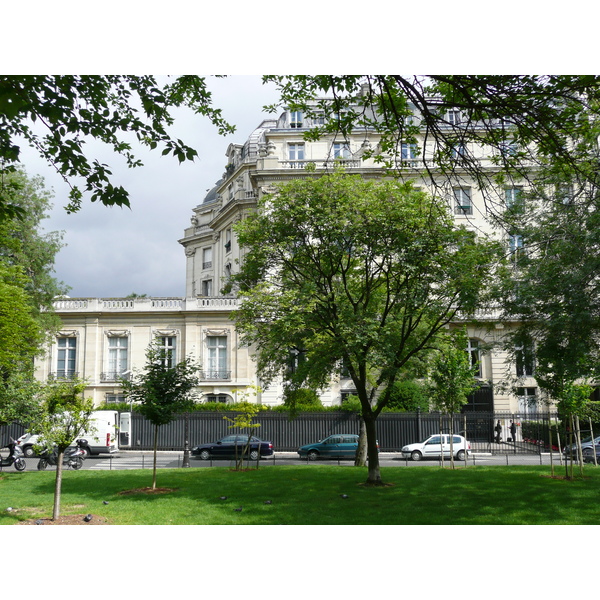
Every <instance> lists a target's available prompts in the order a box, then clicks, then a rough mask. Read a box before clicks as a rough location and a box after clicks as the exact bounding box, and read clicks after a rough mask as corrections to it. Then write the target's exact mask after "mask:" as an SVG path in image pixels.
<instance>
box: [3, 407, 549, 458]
mask: <svg viewBox="0 0 600 600" xmlns="http://www.w3.org/2000/svg"><path fill="white" fill-rule="evenodd" d="M225 414H226V413H223V412H204V411H198V412H192V413H189V414H188V415H187V421H188V432H189V434H188V439H189V442H190V446H194V445H196V444H199V443H206V442H212V441H216V440H218V439H219V438H221V437H223V436H225V435H228V434H230V433H232V431H233V430H232V429H231V428H230V427H229V426H230V425H231V423H230V422H228V421H226V420H225V419H224V416H225ZM233 415H234V413H231V414H228V415H227V416H229V417H233ZM555 419H556V415H554V414H550V413H539V414H529V415H527V416H523V415H519V414H511V413H506V412H503V413H499V412H494V413H484V412H474V411H473V412H466V413H464V414H457V415H454V416H453V418H452V423H451V418H450V416H448V415H440V414H439V413H420V412H417V413H382V414H380V415H379V417H378V419H377V438H378V441H379V447H380V450H381V451H382V452H394V451H398V450H400V449H401V448H402V446H404V445H406V444H410V443H413V442H417V441H421V440H424V439H425V438H427V437H428V436H429V435H433V434H436V433H440V431H441V432H443V433H448V432H450V427H451V424H452V430H453V431H454V433H457V434H460V435H463V436H465V437H466V438H467V439H468V440H469V441H470V442H471V449H472V450H474V451H484V452H488V453H492V454H496V453H501V454H505V453H527V454H537V453H540V452H541V451H543V450H545V449H546V447H545V444H544V441H545V440H547V439H548V437H549V436H548V430H549V427H550V423H551V421H554V420H555ZM185 421H186V417H185V416H184V415H179V416H178V417H177V418H176V419H175V420H174V421H173V422H171V423H169V424H168V425H163V426H161V427H159V428H158V449H159V450H181V449H182V448H183V445H184V439H185ZM254 421H255V422H257V423H260V425H261V426H260V427H258V428H256V429H255V430H253V434H254V435H256V436H257V437H259V438H261V439H263V440H269V441H271V442H273V446H274V448H275V450H276V451H295V450H297V449H298V447H299V446H302V445H304V444H309V443H312V442H316V441H318V440H321V439H323V438H325V437H327V436H329V435H331V434H335V433H354V434H357V433H359V431H360V420H359V417H358V416H357V415H356V414H354V413H350V412H345V411H339V412H318V413H302V414H299V415H298V416H297V417H296V418H295V419H292V420H290V419H289V416H288V415H287V414H286V413H279V412H268V411H265V412H261V413H259V414H258V415H257V417H256V418H255V419H254ZM498 421H500V424H501V427H502V433H501V435H500V441H497V440H496V432H495V431H494V427H495V426H496V424H497V423H498ZM512 422H514V423H515V427H516V430H517V431H516V435H515V436H514V439H513V436H512V435H511V432H510V425H511V423H512ZM23 433H24V429H23V427H22V426H20V425H15V424H13V425H9V426H7V425H4V426H0V444H2V445H3V446H4V445H6V443H8V439H9V436H10V437H13V438H15V439H16V438H18V437H19V436H20V435H22V434H23ZM465 433H466V435H465ZM524 434H526V435H524ZM153 443H154V426H153V425H152V424H151V423H150V422H149V421H147V420H146V419H145V418H144V417H142V415H140V414H138V413H136V412H134V413H132V435H131V446H129V447H128V448H130V449H132V450H151V449H152V448H153Z"/></svg>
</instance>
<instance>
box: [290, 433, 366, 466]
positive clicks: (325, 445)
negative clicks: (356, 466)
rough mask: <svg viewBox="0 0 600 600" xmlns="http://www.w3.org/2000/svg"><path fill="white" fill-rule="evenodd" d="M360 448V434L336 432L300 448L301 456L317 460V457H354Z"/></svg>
mask: <svg viewBox="0 0 600 600" xmlns="http://www.w3.org/2000/svg"><path fill="white" fill-rule="evenodd" d="M357 450H358V436H357V435H352V434H347V433H343V434H336V435H330V436H329V437H327V438H325V439H324V440H321V441H320V442H317V443H316V444H307V445H306V446H301V447H300V448H298V454H299V455H300V458H308V460H317V458H354V457H355V456H356V451H357Z"/></svg>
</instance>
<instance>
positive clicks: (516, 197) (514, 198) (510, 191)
mask: <svg viewBox="0 0 600 600" xmlns="http://www.w3.org/2000/svg"><path fill="white" fill-rule="evenodd" d="M521 192H522V189H521V188H518V187H513V188H506V189H505V190H504V200H505V202H506V208H511V207H512V206H515V205H517V204H518V203H519V202H520V201H521Z"/></svg>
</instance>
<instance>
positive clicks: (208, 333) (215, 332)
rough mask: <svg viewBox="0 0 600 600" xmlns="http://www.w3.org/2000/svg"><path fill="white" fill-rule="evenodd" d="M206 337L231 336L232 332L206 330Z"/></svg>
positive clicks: (227, 330)
mask: <svg viewBox="0 0 600 600" xmlns="http://www.w3.org/2000/svg"><path fill="white" fill-rule="evenodd" d="M204 335H205V336H209V335H227V336H228V335H231V330H230V329H225V328H223V329H212V328H211V329H205V330H204Z"/></svg>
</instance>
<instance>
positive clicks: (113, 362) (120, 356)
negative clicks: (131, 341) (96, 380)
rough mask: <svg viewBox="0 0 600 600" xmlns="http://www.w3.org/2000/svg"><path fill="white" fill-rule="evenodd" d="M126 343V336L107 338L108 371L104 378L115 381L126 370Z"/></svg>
mask: <svg viewBox="0 0 600 600" xmlns="http://www.w3.org/2000/svg"><path fill="white" fill-rule="evenodd" d="M127 345H128V339H127V338H126V337H124V336H123V337H109V338H108V373H106V374H105V375H106V377H105V378H104V379H105V380H110V381H116V380H117V379H118V378H119V377H120V376H121V375H122V374H123V373H124V372H125V371H127Z"/></svg>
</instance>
